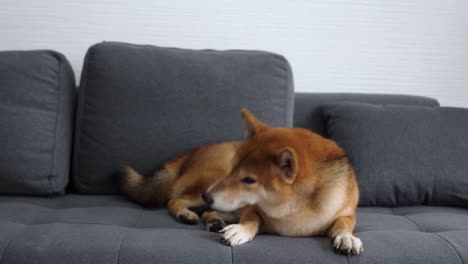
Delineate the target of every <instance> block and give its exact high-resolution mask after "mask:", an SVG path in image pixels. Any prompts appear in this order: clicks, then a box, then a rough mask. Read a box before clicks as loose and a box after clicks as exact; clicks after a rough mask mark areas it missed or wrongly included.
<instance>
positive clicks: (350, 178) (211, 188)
mask: <svg viewBox="0 0 468 264" xmlns="http://www.w3.org/2000/svg"><path fill="white" fill-rule="evenodd" d="M242 118H243V121H244V123H245V126H246V128H247V138H246V139H245V141H243V142H227V143H221V144H214V145H208V146H203V147H199V148H197V149H194V150H192V151H189V152H188V153H186V154H183V155H181V156H179V157H177V158H176V159H173V160H170V161H168V162H167V163H166V164H165V165H164V167H163V170H161V171H159V172H157V173H155V174H154V175H153V176H152V177H148V178H144V177H142V176H140V175H139V174H137V173H136V172H135V171H133V170H132V169H131V168H128V167H124V168H123V171H122V172H123V177H122V178H123V185H122V188H123V190H124V192H126V193H127V194H128V195H129V196H130V197H131V198H132V199H134V200H136V201H139V202H144V203H153V204H156V205H161V202H162V201H164V202H166V203H167V206H168V208H169V211H170V213H171V215H173V216H174V217H175V218H177V219H179V220H180V221H182V222H184V223H189V224H193V223H196V222H197V220H198V215H197V214H196V213H194V212H193V211H191V210H190V208H191V207H196V206H200V205H203V199H204V200H205V201H207V202H208V203H209V204H211V208H212V209H213V210H215V211H210V212H205V213H204V214H203V220H204V222H205V224H207V227H208V228H209V229H210V230H212V231H220V232H221V237H222V239H223V240H224V241H225V243H227V244H229V245H232V246H235V245H239V244H242V243H245V242H248V241H250V240H251V239H253V238H254V237H255V235H256V234H257V233H259V232H263V233H272V234H278V235H283V236H294V237H306V236H314V235H326V234H327V235H328V236H329V237H330V238H331V239H332V242H333V245H334V247H335V248H336V249H337V250H338V251H340V252H341V253H344V254H359V253H360V252H361V251H362V244H361V241H360V240H359V239H358V238H356V237H354V236H353V235H352V232H353V229H354V225H355V209H356V206H357V203H358V199H359V191H358V186H357V181H356V177H355V175H354V170H353V167H352V165H351V162H350V160H349V158H348V157H347V156H346V154H345V153H344V152H343V150H342V149H341V148H340V147H338V145H337V144H336V143H335V142H333V141H331V140H329V139H326V138H323V137H321V136H319V135H317V134H315V133H313V132H311V131H309V130H306V129H301V128H272V127H269V126H267V125H266V124H264V123H262V122H260V121H259V120H257V119H256V118H255V117H254V116H253V115H252V114H251V113H250V112H249V111H248V110H247V109H243V110H242ZM203 193H205V194H204V195H203V199H202V194H203ZM222 212H224V213H222ZM233 216H237V217H238V220H239V222H238V223H234V224H231V225H227V226H226V222H233ZM228 220H229V221H228Z"/></svg>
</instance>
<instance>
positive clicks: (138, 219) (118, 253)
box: [0, 211, 143, 264]
mask: <svg viewBox="0 0 468 264" xmlns="http://www.w3.org/2000/svg"><path fill="white" fill-rule="evenodd" d="M142 215H143V211H141V212H140V214H139V215H138V217H137V218H136V220H135V223H133V227H132V228H137V225H138V223H139V222H140V219H141V217H142ZM129 229H130V227H128V228H126V229H125V232H124V233H123V235H122V238H121V239H120V244H119V249H118V251H117V259H116V260H115V263H116V264H119V259H120V251H121V249H122V244H123V241H124V239H125V237H126V236H127V233H128V230H129ZM0 264H1V263H0Z"/></svg>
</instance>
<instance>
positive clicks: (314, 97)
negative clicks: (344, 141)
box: [294, 93, 439, 136]
mask: <svg viewBox="0 0 468 264" xmlns="http://www.w3.org/2000/svg"><path fill="white" fill-rule="evenodd" d="M338 102H361V103H369V104H399V105H422V106H439V102H437V100H435V99H433V98H429V97H423V96H412V95H398V94H359V93H296V94H295V103H294V126H295V127H303V128H307V129H310V130H313V131H315V132H317V133H319V134H320V135H322V136H326V129H325V128H326V123H325V120H324V118H323V116H322V112H321V107H322V106H324V105H326V104H330V103H338Z"/></svg>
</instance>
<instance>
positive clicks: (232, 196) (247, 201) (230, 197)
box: [211, 191, 257, 212]
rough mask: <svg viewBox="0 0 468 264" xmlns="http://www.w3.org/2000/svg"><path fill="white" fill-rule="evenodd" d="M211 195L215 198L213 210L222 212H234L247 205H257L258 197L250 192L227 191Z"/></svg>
mask: <svg viewBox="0 0 468 264" xmlns="http://www.w3.org/2000/svg"><path fill="white" fill-rule="evenodd" d="M211 195H212V196H213V204H212V205H211V208H213V209H214V210H218V211H222V212H232V211H235V210H237V209H239V208H242V207H244V206H246V205H252V204H255V203H256V201H257V196H256V195H254V194H251V193H248V192H238V193H233V192H229V191H225V192H213V193H211Z"/></svg>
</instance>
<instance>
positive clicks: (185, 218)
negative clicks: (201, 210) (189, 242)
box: [177, 209, 198, 225]
mask: <svg viewBox="0 0 468 264" xmlns="http://www.w3.org/2000/svg"><path fill="white" fill-rule="evenodd" d="M177 220H179V221H180V222H181V223H183V224H186V225H196V224H197V222H198V215H197V214H196V213H194V212H192V211H190V210H188V209H184V210H181V211H180V212H178V213H177Z"/></svg>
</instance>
